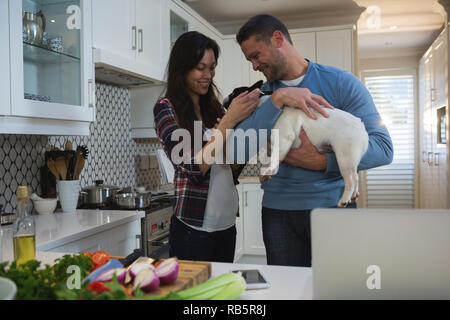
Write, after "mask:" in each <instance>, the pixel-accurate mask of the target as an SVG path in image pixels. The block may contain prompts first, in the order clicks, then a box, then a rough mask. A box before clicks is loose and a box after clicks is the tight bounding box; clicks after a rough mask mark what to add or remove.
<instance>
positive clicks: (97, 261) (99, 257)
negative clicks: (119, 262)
mask: <svg viewBox="0 0 450 320" xmlns="http://www.w3.org/2000/svg"><path fill="white" fill-rule="evenodd" d="M110 259H111V256H110V255H109V253H108V252H106V251H103V250H101V251H95V252H94V253H93V254H92V263H93V264H94V266H102V265H104V264H105V263H107V262H108V261H109V260H110Z"/></svg>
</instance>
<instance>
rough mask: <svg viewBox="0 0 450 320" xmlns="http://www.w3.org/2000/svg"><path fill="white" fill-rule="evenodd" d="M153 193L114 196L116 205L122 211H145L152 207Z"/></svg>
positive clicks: (124, 193) (125, 193) (128, 193)
mask: <svg viewBox="0 0 450 320" xmlns="http://www.w3.org/2000/svg"><path fill="white" fill-rule="evenodd" d="M151 200H152V193H151V192H144V193H141V192H136V191H135V192H123V193H122V192H121V193H118V194H116V195H115V196H114V203H115V205H116V206H117V207H119V208H121V209H143V208H147V207H149V206H150V203H151Z"/></svg>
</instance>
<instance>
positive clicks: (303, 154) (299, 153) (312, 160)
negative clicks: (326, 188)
mask: <svg viewBox="0 0 450 320" xmlns="http://www.w3.org/2000/svg"><path fill="white" fill-rule="evenodd" d="M300 140H301V141H302V145H301V146H300V148H296V149H291V150H290V151H289V152H288V154H287V155H286V158H284V161H285V162H287V163H289V164H290V165H292V166H296V167H301V168H304V169H309V170H316V171H320V170H325V169H326V168H327V157H326V155H325V154H323V153H319V152H318V151H317V149H316V147H315V146H314V145H313V144H312V143H311V141H310V140H309V139H308V136H307V135H306V133H305V130H303V129H302V130H301V131H300Z"/></svg>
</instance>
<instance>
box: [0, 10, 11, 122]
mask: <svg viewBox="0 0 450 320" xmlns="http://www.w3.org/2000/svg"><path fill="white" fill-rule="evenodd" d="M8 29H9V16H8V1H1V2H0V30H4V31H2V32H1V34H2V38H3V41H4V43H6V44H8V43H9V33H8V31H7V30H8ZM9 97H10V81H9V46H8V45H6V46H5V45H3V46H0V114H8V113H9V112H10V105H11V103H10V99H9Z"/></svg>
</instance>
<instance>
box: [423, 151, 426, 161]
mask: <svg viewBox="0 0 450 320" xmlns="http://www.w3.org/2000/svg"><path fill="white" fill-rule="evenodd" d="M422 162H427V152H426V151H422Z"/></svg>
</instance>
